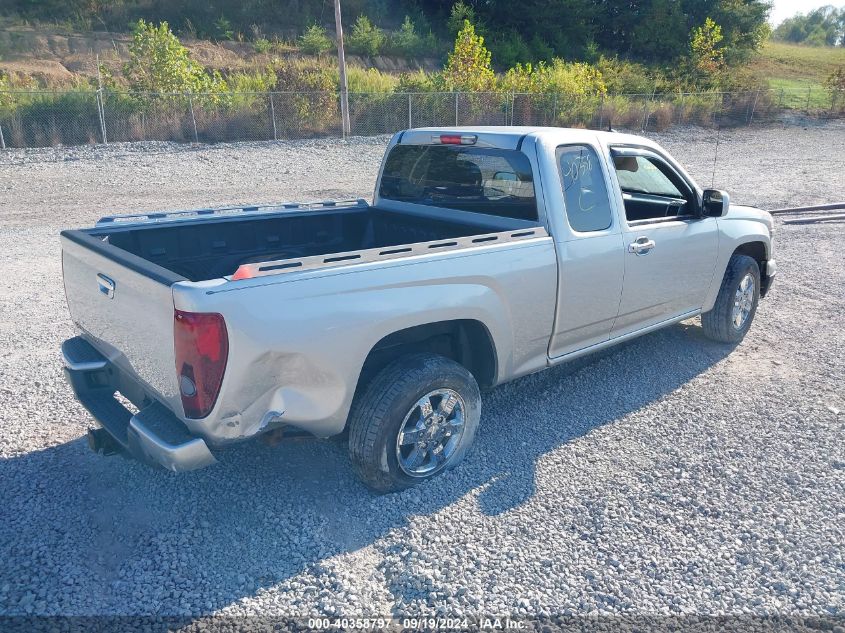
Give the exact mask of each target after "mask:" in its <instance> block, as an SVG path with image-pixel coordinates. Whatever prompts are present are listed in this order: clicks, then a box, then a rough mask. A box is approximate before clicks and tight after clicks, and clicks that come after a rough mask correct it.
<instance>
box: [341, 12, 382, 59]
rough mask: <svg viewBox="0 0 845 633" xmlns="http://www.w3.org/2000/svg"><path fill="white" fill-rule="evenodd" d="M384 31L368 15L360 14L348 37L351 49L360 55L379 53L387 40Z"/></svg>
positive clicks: (347, 40)
mask: <svg viewBox="0 0 845 633" xmlns="http://www.w3.org/2000/svg"><path fill="white" fill-rule="evenodd" d="M386 39H387V38H386V36H385V34H384V31H382V30H381V29H380V28H379V27H377V26H375V25H374V24H373V23H372V22H370V19H369V18H368V17H367V16H366V15H359V16H358V19H357V20H355V24H353V25H352V32H351V33H350V34H349V37H348V38H347V39H346V42H347V45H348V47H349V51H350V52H351V53H358V54H359V55H369V56H373V55H378V54H379V52H380V51H381V49H382V47H383V46H384V43H385V41H386Z"/></svg>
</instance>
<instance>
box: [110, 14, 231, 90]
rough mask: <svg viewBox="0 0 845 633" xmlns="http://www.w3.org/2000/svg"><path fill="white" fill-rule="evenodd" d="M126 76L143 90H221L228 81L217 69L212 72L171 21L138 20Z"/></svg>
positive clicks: (133, 86)
mask: <svg viewBox="0 0 845 633" xmlns="http://www.w3.org/2000/svg"><path fill="white" fill-rule="evenodd" d="M123 76H124V77H125V78H126V80H127V81H128V82H129V86H130V88H132V90H137V91H141V92H177V93H219V92H223V91H225V90H226V82H225V81H224V80H223V78H222V77H221V76H220V74H219V73H217V72H215V73H214V74H212V75H209V74H208V73H207V72H206V71H205V68H203V67H202V65H201V64H200V63H199V62H197V61H196V60H194V59H191V55H190V53H189V52H188V49H187V48H185V47H184V46H182V44H181V42H179V40H178V39H177V37H176V36H175V35H173V33H172V32H171V31H170V27H169V26H168V24H167V22H162V23H161V24H159V25H158V26H156V25H154V24H152V23H151V22H145V21H144V20H138V22H137V23H135V25H134V27H133V29H132V43H131V44H130V45H129V61H128V62H126V64H124V66H123Z"/></svg>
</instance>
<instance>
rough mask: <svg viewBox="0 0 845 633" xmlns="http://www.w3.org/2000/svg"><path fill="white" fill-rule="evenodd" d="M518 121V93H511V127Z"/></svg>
mask: <svg viewBox="0 0 845 633" xmlns="http://www.w3.org/2000/svg"><path fill="white" fill-rule="evenodd" d="M515 121H516V91H515V90H514V91H511V125H514V122H515Z"/></svg>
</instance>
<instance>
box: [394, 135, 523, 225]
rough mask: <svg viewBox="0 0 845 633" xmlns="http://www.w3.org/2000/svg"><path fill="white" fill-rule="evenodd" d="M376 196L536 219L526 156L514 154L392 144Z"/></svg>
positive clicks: (452, 146) (493, 150)
mask: <svg viewBox="0 0 845 633" xmlns="http://www.w3.org/2000/svg"><path fill="white" fill-rule="evenodd" d="M379 195H380V196H381V197H382V198H387V199H390V200H397V201H400V202H413V203H414V204H424V205H429V206H436V207H445V208H447V209H458V210H461V211H475V212H476V213H486V214H488V215H497V216H500V217H506V218H516V219H519V220H535V221H536V220H537V218H538V216H537V200H536V198H535V196H534V177H533V175H532V172H531V163H529V161H528V157H527V156H526V155H525V154H523V153H522V152H518V151H516V150H505V149H494V148H487V147H465V146H458V145H396V146H395V147H394V148H393V149H392V150H390V154H389V155H388V156H387V161H386V162H385V165H384V171H383V173H382V176H381V187H380V188H379Z"/></svg>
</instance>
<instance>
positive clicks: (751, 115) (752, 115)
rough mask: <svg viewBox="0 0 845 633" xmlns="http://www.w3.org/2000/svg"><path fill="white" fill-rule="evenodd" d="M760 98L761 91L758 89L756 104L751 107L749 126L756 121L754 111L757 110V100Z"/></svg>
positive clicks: (755, 98)
mask: <svg viewBox="0 0 845 633" xmlns="http://www.w3.org/2000/svg"><path fill="white" fill-rule="evenodd" d="M759 97H760V90H759V88H758V89H757V92H755V93H754V103H753V104H752V105H751V114H750V115H749V117H748V125H751V123H752V122H753V121H754V110H756V109H757V99H758V98H759Z"/></svg>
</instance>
